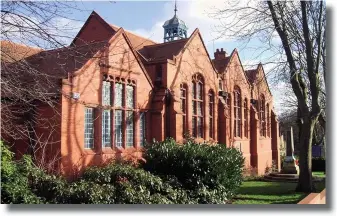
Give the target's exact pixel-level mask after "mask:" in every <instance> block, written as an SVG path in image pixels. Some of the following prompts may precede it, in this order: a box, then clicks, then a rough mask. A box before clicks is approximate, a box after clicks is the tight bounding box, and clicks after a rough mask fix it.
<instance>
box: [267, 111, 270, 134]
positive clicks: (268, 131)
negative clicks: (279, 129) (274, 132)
mask: <svg viewBox="0 0 337 216" xmlns="http://www.w3.org/2000/svg"><path fill="white" fill-rule="evenodd" d="M266 111H267V114H266V118H267V136H268V137H270V116H269V104H267V106H266Z"/></svg>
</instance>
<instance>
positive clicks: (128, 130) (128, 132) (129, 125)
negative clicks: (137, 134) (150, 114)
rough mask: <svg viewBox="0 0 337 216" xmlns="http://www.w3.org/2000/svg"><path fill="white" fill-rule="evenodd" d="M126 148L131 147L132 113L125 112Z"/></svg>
mask: <svg viewBox="0 0 337 216" xmlns="http://www.w3.org/2000/svg"><path fill="white" fill-rule="evenodd" d="M126 146H127V147H132V146H133V111H126Z"/></svg>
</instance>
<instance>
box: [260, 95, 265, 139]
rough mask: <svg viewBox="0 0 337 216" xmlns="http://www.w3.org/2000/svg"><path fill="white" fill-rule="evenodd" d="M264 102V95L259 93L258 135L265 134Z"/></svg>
mask: <svg viewBox="0 0 337 216" xmlns="http://www.w3.org/2000/svg"><path fill="white" fill-rule="evenodd" d="M265 103H266V101H265V98H264V95H261V96H260V101H259V110H260V115H259V119H260V136H264V137H265V136H266V116H265V114H266V113H265V111H266V110H265V109H266V105H265Z"/></svg>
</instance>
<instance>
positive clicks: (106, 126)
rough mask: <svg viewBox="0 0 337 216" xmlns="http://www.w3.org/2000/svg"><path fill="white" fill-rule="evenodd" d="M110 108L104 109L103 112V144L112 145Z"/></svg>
mask: <svg viewBox="0 0 337 216" xmlns="http://www.w3.org/2000/svg"><path fill="white" fill-rule="evenodd" d="M110 113H111V112H110V110H103V113H102V146H103V147H111V140H110V137H111V124H110V123H111V118H110Z"/></svg>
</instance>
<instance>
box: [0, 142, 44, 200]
mask: <svg viewBox="0 0 337 216" xmlns="http://www.w3.org/2000/svg"><path fill="white" fill-rule="evenodd" d="M0 145H1V203H13V204H16V203H36V204H37V203H44V202H45V201H44V199H41V198H40V197H38V196H36V195H35V194H34V193H33V192H32V191H31V190H30V188H29V178H28V175H29V172H30V171H31V170H32V169H33V162H32V160H31V158H30V157H28V156H24V157H23V158H22V159H21V160H20V161H17V162H15V161H13V157H14V154H13V153H12V152H11V151H10V150H9V148H8V147H7V146H6V145H4V144H3V142H0Z"/></svg>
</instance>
